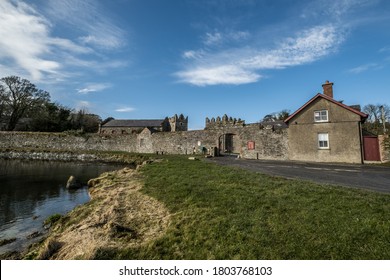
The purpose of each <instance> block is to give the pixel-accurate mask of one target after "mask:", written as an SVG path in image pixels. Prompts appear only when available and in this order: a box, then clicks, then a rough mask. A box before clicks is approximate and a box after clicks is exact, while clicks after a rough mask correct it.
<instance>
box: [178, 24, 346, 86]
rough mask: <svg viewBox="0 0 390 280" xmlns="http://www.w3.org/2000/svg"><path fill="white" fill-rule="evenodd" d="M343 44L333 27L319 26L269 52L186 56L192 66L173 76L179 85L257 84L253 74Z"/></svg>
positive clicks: (315, 56) (308, 59) (231, 51)
mask: <svg viewBox="0 0 390 280" xmlns="http://www.w3.org/2000/svg"><path fill="white" fill-rule="evenodd" d="M343 40H344V36H343V34H342V32H340V31H338V30H337V29H336V27H335V26H333V25H321V26H316V27H313V28H310V29H307V30H303V31H302V32H300V33H298V34H297V35H296V36H294V37H290V38H287V39H285V40H283V41H282V42H281V43H280V44H278V45H277V46H276V47H275V48H273V49H264V50H261V49H255V48H254V47H251V48H246V47H242V48H234V49H228V50H225V51H219V52H208V53H203V55H202V57H200V56H197V55H196V54H197V53H198V52H197V51H188V52H186V54H187V55H186V58H188V59H191V58H192V61H191V62H192V64H191V65H189V66H187V68H185V69H184V70H182V71H179V72H177V73H175V75H176V76H177V77H178V78H179V79H180V81H181V82H184V83H189V84H192V85H197V86H206V85H217V84H233V85H239V84H247V83H253V82H256V81H258V80H259V79H260V78H261V77H262V75H260V74H258V73H257V71H259V70H264V69H282V68H286V67H292V66H297V65H302V64H307V63H310V62H313V61H316V60H318V59H320V58H322V57H324V56H326V55H329V54H330V53H332V52H334V51H335V50H336V49H337V47H338V45H339V44H340V43H341V42H342V41H343Z"/></svg>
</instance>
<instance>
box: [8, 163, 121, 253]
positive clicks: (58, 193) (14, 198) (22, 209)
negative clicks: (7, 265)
mask: <svg viewBox="0 0 390 280" xmlns="http://www.w3.org/2000/svg"><path fill="white" fill-rule="evenodd" d="M119 168H121V167H120V166H118V165H108V164H101V163H92V164H91V163H74V162H51V161H50V162H49V161H23V160H4V159H0V239H10V238H16V241H15V242H12V243H10V244H7V245H4V246H0V254H3V253H5V252H8V251H21V250H23V249H24V248H25V247H26V246H28V245H29V244H31V243H32V242H34V241H36V240H37V239H38V238H41V237H35V238H29V235H31V234H34V233H38V232H39V233H42V232H43V226H42V225H43V221H44V220H45V219H46V218H48V217H49V216H51V215H53V214H56V213H58V214H65V213H66V212H69V211H70V210H72V209H73V208H75V207H76V206H77V205H80V204H83V203H85V202H87V201H89V195H88V189H87V186H86V182H87V181H88V180H89V179H91V178H95V177H97V176H98V175H99V174H101V173H103V172H106V171H112V170H115V169H119ZM71 175H73V176H75V177H76V178H78V179H79V180H80V181H81V182H82V183H83V185H84V187H82V188H80V189H77V190H68V189H66V187H65V186H66V182H67V180H68V178H69V176H71Z"/></svg>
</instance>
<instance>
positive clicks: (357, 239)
mask: <svg viewBox="0 0 390 280" xmlns="http://www.w3.org/2000/svg"><path fill="white" fill-rule="evenodd" d="M142 170H143V171H142V172H143V174H144V177H145V187H144V188H143V192H144V193H146V194H147V195H150V196H152V197H155V198H156V199H158V200H159V201H161V202H163V203H164V204H165V205H166V206H167V207H168V209H169V210H170V212H171V214H172V222H171V225H170V227H169V228H168V231H167V232H166V234H165V235H164V236H163V237H161V238H159V239H158V240H154V241H152V242H150V243H149V244H147V245H145V246H141V247H138V248H135V249H123V250H119V251H117V250H115V251H112V250H111V251H110V250H108V249H107V250H104V249H102V250H100V251H99V253H98V255H97V256H96V257H97V258H106V259H107V258H115V259H390V196H389V195H386V194H379V193H373V192H366V191H360V190H354V189H348V188H343V187H333V186H327V185H317V184H314V183H310V182H306V181H299V180H288V179H283V178H276V177H270V176H266V175H261V174H256V173H254V172H249V171H243V170H239V169H235V168H229V167H221V166H217V165H214V164H212V163H208V162H204V161H189V160H188V159H185V158H183V157H172V156H171V157H168V160H166V161H164V162H162V163H158V164H151V165H147V166H145V167H144V168H143V169H142Z"/></svg>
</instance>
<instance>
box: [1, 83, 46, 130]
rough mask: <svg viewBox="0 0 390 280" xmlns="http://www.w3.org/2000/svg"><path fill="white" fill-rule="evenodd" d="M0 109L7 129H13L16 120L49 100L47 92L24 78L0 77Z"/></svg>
mask: <svg viewBox="0 0 390 280" xmlns="http://www.w3.org/2000/svg"><path fill="white" fill-rule="evenodd" d="M0 84H1V87H0V98H1V100H0V101H1V105H0V110H1V112H0V113H1V114H2V115H0V117H2V119H3V121H5V122H6V124H7V127H6V129H7V130H14V129H15V126H16V124H17V123H18V121H19V120H20V119H21V118H23V117H26V116H27V114H28V112H29V111H31V110H33V109H34V108H38V107H40V106H41V105H42V104H43V103H45V102H48V101H49V100H50V96H49V93H48V92H46V91H44V90H40V89H38V88H37V87H36V86H35V85H34V84H32V83H31V82H30V81H28V80H26V79H21V78H20V77H17V76H9V77H4V78H1V79H0Z"/></svg>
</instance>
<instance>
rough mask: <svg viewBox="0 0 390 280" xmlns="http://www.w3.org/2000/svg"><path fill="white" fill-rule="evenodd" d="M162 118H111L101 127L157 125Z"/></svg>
mask: <svg viewBox="0 0 390 280" xmlns="http://www.w3.org/2000/svg"><path fill="white" fill-rule="evenodd" d="M163 122H164V120H111V121H109V122H107V123H105V124H103V125H102V127H156V126H157V127H158V126H162V123H163Z"/></svg>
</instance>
